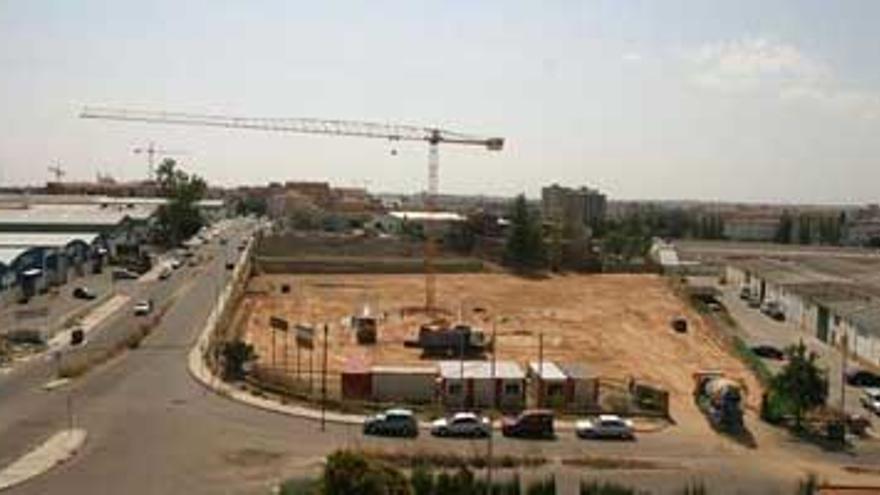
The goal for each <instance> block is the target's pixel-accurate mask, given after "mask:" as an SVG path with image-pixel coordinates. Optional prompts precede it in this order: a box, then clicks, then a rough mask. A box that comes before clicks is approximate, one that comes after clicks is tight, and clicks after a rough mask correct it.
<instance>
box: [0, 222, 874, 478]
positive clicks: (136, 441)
mask: <svg viewBox="0 0 880 495" xmlns="http://www.w3.org/2000/svg"><path fill="white" fill-rule="evenodd" d="M236 244H237V239H234V238H233V239H232V240H230V243H229V246H228V247H223V248H221V247H220V246H217V245H211V246H208V247H206V249H207V250H208V251H209V252H212V253H214V254H215V256H214V259H213V261H211V262H209V263H207V264H205V265H203V266H202V267H199V268H197V269H194V270H192V271H191V272H190V273H189V275H187V276H185V277H177V276H175V277H176V280H175V279H172V280H171V281H169V283H166V284H161V283H160V284H157V285H155V286H151V287H153V288H152V289H151V290H154V291H155V293H154V296H155V297H156V298H157V299H158V298H161V297H170V295H171V293H176V294H175V296H174V298H175V303H174V305H173V306H172V307H171V308H170V310H169V311H168V312H167V314H166V315H165V317H164V318H163V320H162V322H161V324H160V325H159V326H158V327H157V328H156V330H155V331H154V332H153V334H152V335H150V337H148V339H147V340H146V341H145V342H144V344H143V345H142V346H141V347H140V348H139V349H137V350H134V351H130V352H128V353H126V354H125V355H123V356H122V357H121V358H119V359H117V360H114V361H113V362H111V363H108V364H107V365H105V366H103V367H101V368H99V369H97V370H95V371H93V372H91V373H89V374H88V375H86V376H85V377H84V378H82V379H80V380H77V381H76V382H75V384H74V385H73V386H72V387H71V388H70V389H60V390H56V391H54V392H44V391H42V390H40V389H39V385H40V384H41V383H42V382H43V381H45V380H46V379H48V377H49V375H51V370H50V369H48V368H47V367H42V368H41V367H39V366H35V367H34V368H32V369H30V370H28V372H27V373H21V374H20V375H18V377H17V379H15V380H13V379H11V378H9V377H7V379H4V381H3V382H0V439H2V442H0V465H5V464H7V463H8V462H9V461H10V460H11V459H13V458H15V457H17V456H19V455H21V454H22V453H24V452H26V451H27V450H28V448H29V447H31V446H33V445H36V444H38V443H39V442H41V441H42V440H44V439H45V438H48V437H49V436H50V435H51V433H53V432H55V431H57V430H59V429H61V428H62V427H64V426H65V425H66V423H67V419H66V418H67V414H66V404H67V396H68V391H69V392H70V393H71V395H72V397H73V405H74V408H73V409H74V413H75V423H76V425H77V426H79V427H83V428H86V429H87V430H88V432H89V439H88V442H87V444H86V446H85V448H84V450H83V451H82V453H81V454H80V455H78V456H77V457H76V458H75V459H74V460H73V461H72V462H70V463H68V464H65V465H63V466H60V467H59V468H57V469H55V470H53V471H51V472H49V473H47V474H46V475H44V476H41V477H39V478H36V479H34V480H32V481H30V482H28V483H27V484H25V485H21V486H20V487H17V488H15V489H13V490H11V491H10V492H8V493H11V494H46V493H49V494H51V493H66V494H71V493H72V494H90V495H91V494H95V493H116V492H123V491H124V492H125V493H133V494H165V493H187V494H201V493H206V494H207V493H267V490H268V489H269V487H270V486H272V485H273V484H274V483H276V482H277V481H278V480H280V479H282V478H285V477H287V476H290V475H292V474H299V473H314V472H316V470H317V469H318V468H319V466H320V461H321V459H322V458H323V456H325V455H326V454H327V453H329V452H330V451H331V450H333V449H335V448H338V447H344V446H372V447H383V448H406V449H410V450H412V449H431V450H441V451H445V452H455V453H473V454H475V455H479V454H480V453H482V452H483V451H484V450H483V449H485V448H486V442H485V441H457V440H450V439H447V440H433V439H431V438H429V437H428V436H427V435H422V436H421V437H420V438H418V439H415V440H397V439H378V438H364V437H362V436H361V435H360V431H359V428H357V427H347V426H337V425H330V426H329V427H328V430H327V431H326V432H323V433H322V432H320V431H319V430H318V426H317V425H316V424H315V423H313V422H310V421H306V420H301V419H296V418H290V417H286V416H281V415H277V414H273V413H268V412H264V411H260V410H256V409H253V408H251V407H248V406H245V405H242V404H239V403H236V402H232V401H230V400H228V399H225V398H223V397H219V396H216V395H214V394H212V393H210V392H207V391H206V390H205V389H203V388H202V387H200V386H199V385H197V384H196V382H195V381H194V380H193V379H191V378H190V376H189V375H188V372H187V370H186V368H185V366H186V355H187V352H188V349H189V347H190V346H191V345H192V342H193V341H194V339H195V337H196V335H197V334H198V331H199V330H200V328H199V327H200V326H201V324H202V323H203V322H204V320H205V318H206V317H207V314H208V312H209V310H210V308H211V304H212V301H213V300H214V298H215V295H216V290H217V287H218V286H219V284H221V283H223V282H224V281H225V279H226V277H228V272H227V271H226V270H224V268H223V263H224V262H225V253H224V252H223V250H225V249H232V248H234V246H235V245H236ZM131 322H132V318H131V316H129V315H128V314H120V315H118V316H116V317H114V318H111V319H110V320H109V321H107V322H106V323H105V326H106V327H107V328H105V329H102V331H107V330H112V329H113V328H114V327H119V326H123V325H129V324H131ZM41 373H42V375H41ZM32 375H33V376H32ZM13 384H14V385H13ZM754 429H755V432H756V435H757V436H758V437H759V444H761V445H762V447H760V448H759V449H758V450H751V449H748V448H745V447H742V446H740V445H738V444H736V443H734V442H732V441H730V440H728V439H726V438H723V437H720V436H716V435H708V436H707V435H706V434H705V431H704V430H705V426H702V427H701V428H696V427H694V426H690V427H676V428H672V429H670V430H668V431H665V432H662V433H657V434H651V435H644V436H642V437H641V438H640V439H639V440H638V441H637V442H633V443H629V442H624V443H613V442H609V443H604V442H584V441H579V440H577V439H574V438H572V437H569V436H564V437H562V438H560V439H559V440H558V441H555V442H527V441H511V440H508V439H503V438H497V440H496V441H495V449H496V452H498V453H509V454H529V455H543V456H546V457H548V458H551V459H556V460H559V459H561V458H572V457H582V456H587V455H611V456H626V457H639V458H651V459H658V460H661V461H663V462H664V463H666V464H668V465H667V467H668V469H663V470H653V471H638V472H633V471H618V472H610V473H609V472H597V471H592V472H590V471H586V470H583V469H573V468H560V467H559V466H558V465H557V466H553V469H558V470H560V471H562V472H563V473H565V474H566V475H567V476H569V477H570V478H572V479H573V478H574V477H577V476H581V475H584V476H588V477H589V476H597V475H600V474H601V475H603V476H610V477H614V478H617V479H620V480H622V481H626V482H642V483H645V484H646V485H648V486H656V487H668V488H669V489H679V488H680V487H681V485H682V484H683V483H684V482H686V481H687V480H689V479H692V478H694V477H699V478H703V479H706V480H707V481H708V482H709V483H710V484H711V485H712V486H713V490H712V493H768V490H776V489H781V491H780V492H779V493H790V490H789V488H790V487H791V485H792V483H794V480H795V478H796V477H797V476H799V475H800V473H802V472H803V470H806V469H811V470H812V467H813V466H815V465H818V464H819V463H833V464H856V463H866V464H872V463H873V464H876V463H877V462H878V461H880V454H878V453H876V452H874V451H866V452H862V453H859V455H857V456H853V455H850V454H824V453H821V452H820V451H818V450H817V449H816V448H813V447H809V446H802V445H799V444H796V443H793V442H790V441H789V440H787V437H786V436H785V434H784V433H781V432H778V431H777V430H772V429H769V428H766V427H763V426H761V425H759V424H755V426H754ZM765 443H766V444H767V445H768V447H767V449H768V450H764V447H763V445H764V444H765ZM770 445H772V446H774V447H769V446H770ZM780 445H782V446H784V448H785V450H784V451H782V450H780V447H778V446H780Z"/></svg>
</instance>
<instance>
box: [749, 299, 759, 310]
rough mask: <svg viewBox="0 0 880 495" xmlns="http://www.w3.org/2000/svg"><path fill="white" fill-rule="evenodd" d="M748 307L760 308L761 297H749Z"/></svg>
mask: <svg viewBox="0 0 880 495" xmlns="http://www.w3.org/2000/svg"><path fill="white" fill-rule="evenodd" d="M749 307H750V308H760V307H761V298H760V297H758V296H751V297H749Z"/></svg>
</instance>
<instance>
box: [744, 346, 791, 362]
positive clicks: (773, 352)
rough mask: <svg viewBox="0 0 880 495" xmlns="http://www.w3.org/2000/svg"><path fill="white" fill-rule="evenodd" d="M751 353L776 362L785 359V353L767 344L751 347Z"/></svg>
mask: <svg viewBox="0 0 880 495" xmlns="http://www.w3.org/2000/svg"><path fill="white" fill-rule="evenodd" d="M752 352H753V353H754V354H755V355H756V356H758V357H762V358H764V359H775V360H776V361H782V360H784V359H785V352H784V351H783V350H782V349H780V348H778V347H774V346H772V345H768V344H762V345H756V346H752Z"/></svg>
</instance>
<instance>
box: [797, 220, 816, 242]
mask: <svg viewBox="0 0 880 495" xmlns="http://www.w3.org/2000/svg"><path fill="white" fill-rule="evenodd" d="M810 223H811V222H810V217H809V216H807V215H805V214H803V213H802V214H801V215H800V216H799V217H798V243H799V244H809V243H810V241H811V240H812V238H813V232H812V228H811V227H812V226H811V225H810Z"/></svg>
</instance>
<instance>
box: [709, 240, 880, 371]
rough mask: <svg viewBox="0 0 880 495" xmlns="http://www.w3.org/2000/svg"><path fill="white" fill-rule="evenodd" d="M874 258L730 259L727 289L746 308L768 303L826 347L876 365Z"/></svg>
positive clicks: (879, 350)
mask: <svg viewBox="0 0 880 495" xmlns="http://www.w3.org/2000/svg"><path fill="white" fill-rule="evenodd" d="M878 269H880V257H877V256H871V257H849V258H847V257H830V256H824V257H814V256H809V257H808V256H802V257H789V258H778V257H775V258H770V257H762V258H746V259H733V260H730V261H729V262H728V265H727V266H726V268H725V270H724V279H725V281H726V283H727V284H730V285H731V286H733V287H735V288H740V290H742V291H743V295H745V294H746V293H747V294H748V298H749V299H750V300H752V301H753V302H752V304H754V305H758V306H762V305H766V304H767V303H768V302H773V303H775V304H777V305H778V307H779V308H780V309H781V311H782V313H783V316H781V317H782V318H784V320H785V321H786V322H788V323H789V324H790V325H792V326H794V327H795V328H797V329H799V330H800V331H802V332H804V333H805V334H807V335H810V336H814V337H816V338H817V339H819V340H820V341H822V342H825V343H826V344H829V345H832V346H842V345H843V344H844V343H845V344H846V346H847V348H848V350H849V352H850V353H851V354H852V355H853V356H855V357H857V358H860V359H863V360H864V361H867V362H869V363H872V364H875V365H876V364H880V279H878V277H877V275H876V274H877V273H878Z"/></svg>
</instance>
